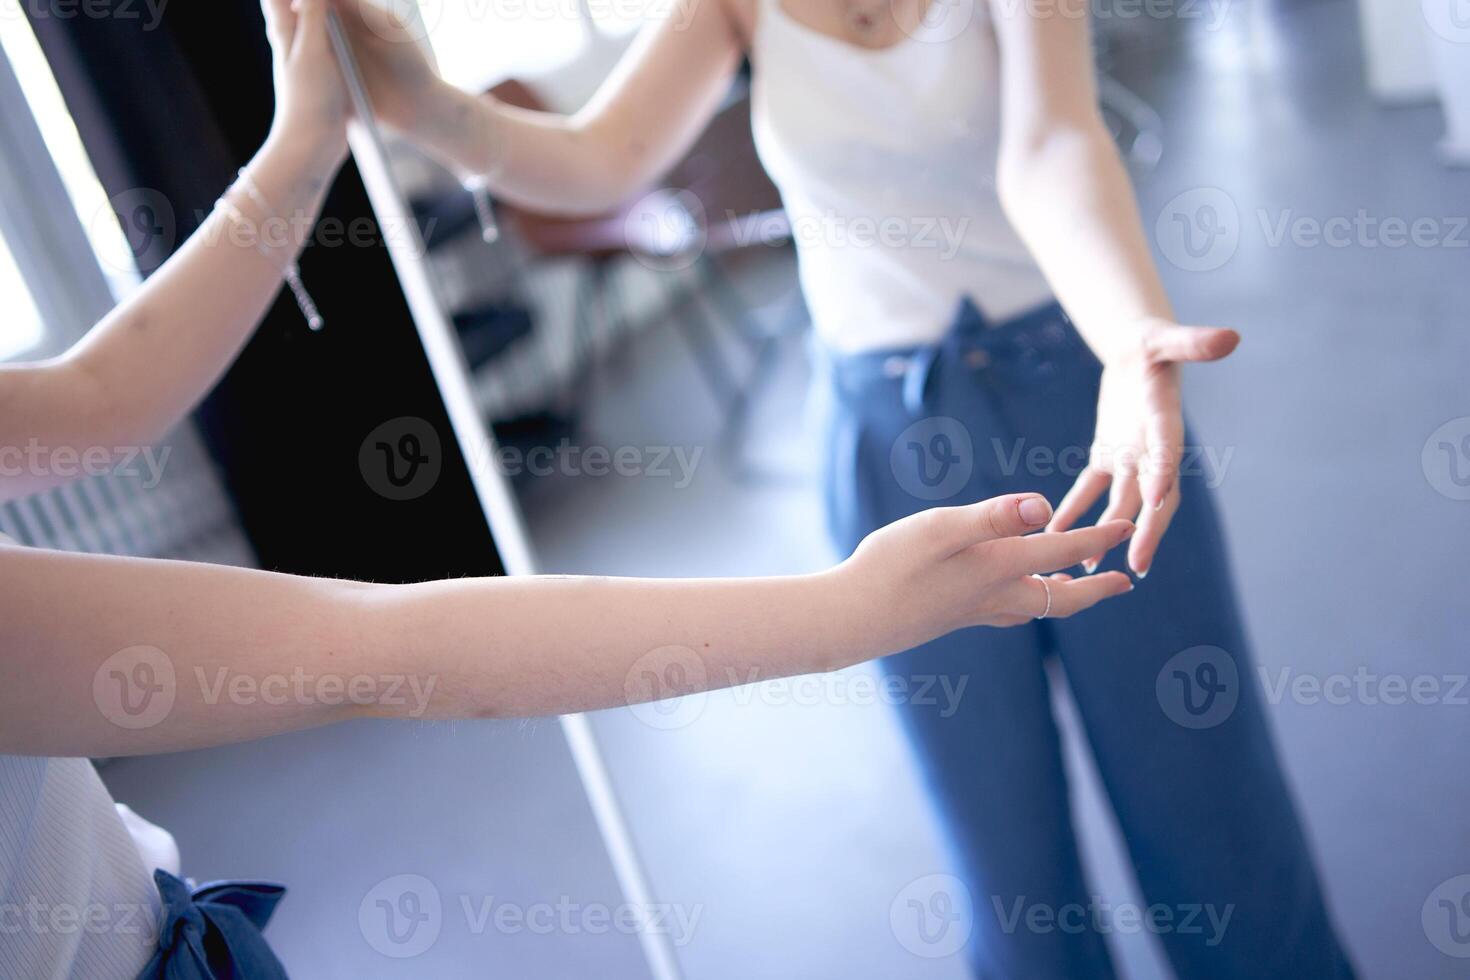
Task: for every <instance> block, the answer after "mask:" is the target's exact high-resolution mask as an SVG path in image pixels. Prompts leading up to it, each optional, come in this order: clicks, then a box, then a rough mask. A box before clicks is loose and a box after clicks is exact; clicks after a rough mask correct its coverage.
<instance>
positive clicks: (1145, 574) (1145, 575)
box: [1133, 568, 1148, 582]
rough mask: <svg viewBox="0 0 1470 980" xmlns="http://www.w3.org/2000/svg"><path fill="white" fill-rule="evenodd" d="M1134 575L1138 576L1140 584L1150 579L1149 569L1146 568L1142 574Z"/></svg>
mask: <svg viewBox="0 0 1470 980" xmlns="http://www.w3.org/2000/svg"><path fill="white" fill-rule="evenodd" d="M1133 574H1135V575H1137V576H1138V580H1139V581H1140V582H1142V581H1143V580H1144V579H1146V578H1148V569H1147V568H1145V569H1144V570H1143V571H1141V572H1134V573H1133Z"/></svg>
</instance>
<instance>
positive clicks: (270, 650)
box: [0, 494, 1132, 756]
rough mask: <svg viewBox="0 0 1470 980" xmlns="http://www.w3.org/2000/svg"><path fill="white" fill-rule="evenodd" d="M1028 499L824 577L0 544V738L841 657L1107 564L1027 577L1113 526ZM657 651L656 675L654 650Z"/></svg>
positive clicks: (337, 716)
mask: <svg viewBox="0 0 1470 980" xmlns="http://www.w3.org/2000/svg"><path fill="white" fill-rule="evenodd" d="M1050 516H1051V510H1050V508H1049V507H1048V506H1047V505H1046V502H1045V501H1044V500H1042V499H1041V498H1040V497H1038V496H1036V495H1034V494H1025V495H1017V496H1011V497H1000V498H996V499H995V500H991V501H986V502H984V503H980V504H976V505H973V506H970V507H959V508H949V509H944V510H935V511H929V512H927V513H924V514H920V515H918V516H916V517H911V518H909V519H907V520H905V521H901V522H899V523H898V524H895V525H893V526H891V527H889V528H886V529H884V530H881V531H879V532H877V533H875V534H873V535H872V536H870V537H869V538H868V540H867V541H865V542H864V543H863V545H862V547H861V548H859V550H858V552H857V553H856V554H855V555H854V556H853V557H852V558H851V559H850V560H849V561H847V562H845V563H844V564H842V565H840V566H838V567H837V568H835V569H832V570H830V571H828V572H824V573H820V574H816V575H807V576H791V577H785V578H758V579H742V580H702V581H701V580H692V581H656V580H639V579H593V578H560V577H545V578H510V579H480V580H463V581H453V582H433V583H426V584H422V585H407V586H378V585H361V584H356V583H349V582H340V581H332V580H319V579H306V578H298V577H293V576H287V575H277V574H271V573H267V572H258V571H251V570H244V569H235V568H224V567H217V566H208V565H192V564H184V563H178V562H166V561H145V560H138V559H127V558H106V557H96V556H86V555H72V554H62V553H58V552H44V551H31V550H27V549H24V548H18V547H9V546H0V676H3V677H4V678H5V683H3V684H0V753H12V754H28V755H73V756H76V755H96V756H109V755H130V754H138V753H149V752H163V751H172V750H176V749H185V748H193V747H198V746H205V745H215V744H221V743H227V742H236V741H242V740H246V739H251V738H258V737H262V736H266V735H271V734H275V733H278V732H285V731H290V730H294V729H299V728H305V727H309V726H313V725H322V724H326V723H329V722H333V721H338V720H342V719H346V718H352V717H360V716H371V715H377V716H398V717H416V718H417V717H433V718H475V717H528V716H538V715H550V714H556V713H561V712H568V711H580V710H585V709H591V708H602V707H609V706H614V705H621V704H629V703H633V702H635V701H641V700H648V699H652V698H658V697H663V696H666V695H668V694H669V693H670V690H669V688H667V687H665V686H664V684H663V683H662V682H660V683H656V684H651V683H649V678H648V675H650V674H651V675H653V676H654V677H664V676H667V678H668V680H669V681H671V682H673V683H674V684H675V686H676V689H677V692H678V693H681V694H683V693H692V692H694V691H699V690H706V689H712V688H718V687H727V686H731V685H734V684H739V683H747V682H749V681H752V680H768V679H771V678H777V677H784V676H787V675H791V674H800V673H811V672H816V671H826V670H833V669H836V668H840V667H845V666H848V665H850V664H853V663H857V662H859V661H861V660H867V659H870V658H873V657H877V656H881V655H884V654H888V653H893V652H896V651H899V650H904V649H908V648H910V647H913V646H915V645H917V644H920V643H923V642H925V641H927V640H930V639H932V638H934V637H936V636H939V635H941V634H943V633H947V632H949V631H951V630H954V629H958V628H961V627H965V626H971V625H978V624H988V625H996V626H1004V625H1014V624H1017V623H1021V622H1025V621H1027V620H1029V619H1031V618H1034V617H1036V616H1038V615H1040V614H1041V613H1042V612H1043V611H1044V610H1045V609H1046V608H1047V592H1048V590H1049V591H1050V594H1051V615H1053V616H1067V615H1071V614H1072V613H1074V612H1077V611H1078V610H1080V609H1083V608H1085V607H1087V606H1090V605H1093V604H1094V603H1096V602H1099V601H1101V600H1102V599H1104V598H1106V597H1108V596H1113V595H1118V594H1120V593H1122V592H1125V591H1127V590H1128V589H1129V588H1130V587H1131V586H1130V584H1129V582H1128V579H1127V576H1124V575H1121V574H1118V573H1111V574H1108V575H1099V576H1093V577H1091V578H1086V579H1081V580H1077V581H1072V580H1070V579H1068V578H1067V577H1066V576H1058V577H1056V578H1054V579H1052V580H1049V581H1048V582H1047V583H1046V584H1043V583H1042V582H1040V581H1038V580H1037V579H1035V578H1032V577H1030V574H1031V573H1033V572H1051V571H1055V570H1057V569H1061V568H1067V567H1069V566H1071V565H1074V564H1076V563H1077V562H1078V561H1080V560H1081V559H1082V558H1083V557H1085V556H1087V555H1089V554H1093V553H1095V552H1099V551H1106V550H1108V549H1110V548H1112V547H1113V546H1115V545H1117V544H1118V543H1119V542H1121V541H1122V540H1124V539H1125V538H1126V537H1127V536H1128V534H1129V533H1131V531H1132V526H1131V525H1129V524H1128V523H1127V522H1118V523H1115V524H1111V525H1107V526H1104V527H1095V528H1086V529H1083V530H1078V531H1072V532H1070V533H1068V534H1033V535H1030V536H1028V537H1021V536H1020V535H1023V534H1025V533H1027V532H1030V531H1036V530H1039V529H1040V528H1041V527H1042V526H1043V525H1044V524H1045V523H1046V521H1047V520H1048V518H1049V517H1050ZM670 667H673V671H670V670H669V668H670Z"/></svg>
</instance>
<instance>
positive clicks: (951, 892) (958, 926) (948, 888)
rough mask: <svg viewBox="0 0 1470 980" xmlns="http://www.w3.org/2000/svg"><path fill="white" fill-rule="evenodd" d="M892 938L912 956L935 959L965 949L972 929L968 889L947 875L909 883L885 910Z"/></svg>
mask: <svg viewBox="0 0 1470 980" xmlns="http://www.w3.org/2000/svg"><path fill="white" fill-rule="evenodd" d="M888 925H889V927H890V928H891V929H892V930H893V935H894V938H896V939H897V940H898V942H899V945H901V946H903V948H904V949H906V950H908V951H909V952H910V953H913V954H914V955H915V956H922V957H924V958H926V959H938V958H940V957H944V956H953V955H954V954H955V953H958V952H959V951H960V950H962V949H964V948H965V944H966V943H968V942H969V941H970V934H971V933H972V932H973V931H974V929H975V907H974V904H973V903H972V901H971V899H970V889H969V887H968V886H966V885H965V883H964V882H963V881H961V880H960V879H958V878H956V877H955V876H954V875H949V874H932V875H925V876H924V877H922V878H918V879H915V880H914V881H911V882H909V883H908V884H907V885H906V886H904V889H903V890H902V891H900V892H899V893H898V895H897V896H896V897H895V898H894V899H893V903H892V904H891V905H890V906H889V907H888Z"/></svg>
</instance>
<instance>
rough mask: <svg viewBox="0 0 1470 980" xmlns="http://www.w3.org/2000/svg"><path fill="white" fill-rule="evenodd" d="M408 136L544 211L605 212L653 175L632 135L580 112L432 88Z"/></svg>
mask: <svg viewBox="0 0 1470 980" xmlns="http://www.w3.org/2000/svg"><path fill="white" fill-rule="evenodd" d="M426 102H427V104H429V105H432V106H434V107H435V108H434V110H433V111H431V112H428V113H426V114H425V115H424V116H423V117H422V119H421V121H420V123H419V126H418V127H417V128H416V129H415V130H414V131H413V134H412V135H413V137H414V139H415V140H416V141H418V142H419V143H420V145H422V146H423V147H424V148H425V149H426V150H427V151H428V152H429V153H431V154H433V155H434V156H435V157H436V158H437V159H439V161H440V162H441V163H443V164H444V165H445V166H446V167H448V168H449V169H451V170H453V171H455V172H457V173H460V174H461V175H463V176H466V177H476V178H479V179H481V180H484V181H485V183H486V184H487V186H488V187H489V188H490V190H491V192H492V193H493V194H495V195H496V196H498V197H501V198H504V199H505V200H507V201H509V202H511V203H513V204H516V205H519V206H521V207H524V208H528V209H530V210H533V211H537V212H540V213H543V214H559V215H566V216H577V215H593V214H600V213H602V212H605V211H607V210H609V209H611V208H613V207H616V206H617V205H618V204H619V203H621V202H622V201H624V200H625V199H627V198H628V197H629V196H631V195H632V194H633V193H635V192H636V191H637V190H638V189H639V188H640V187H642V186H643V185H644V184H645V183H647V182H649V181H651V180H653V179H654V178H655V177H656V176H657V172H656V169H655V168H654V167H652V166H650V165H649V163H648V161H647V160H646V159H643V158H641V157H640V155H639V154H638V153H637V147H636V145H635V144H634V142H633V141H632V140H631V139H620V138H619V137H618V135H617V134H616V133H614V132H612V131H611V130H610V128H609V127H606V126H596V125H589V122H588V120H587V117H586V116H585V115H581V116H567V115H561V114H558V113H553V112H536V111H532V110H527V109H521V108H517V107H515V106H511V105H507V104H506V103H503V102H499V101H497V100H495V99H492V98H487V97H479V96H474V95H470V94H469V93H466V92H462V91H460V90H458V89H455V88H452V87H450V86H448V85H442V86H441V87H439V88H438V90H437V91H436V93H435V95H434V96H433V97H432V99H430V100H426Z"/></svg>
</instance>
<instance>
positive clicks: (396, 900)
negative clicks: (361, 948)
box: [357, 875, 444, 959]
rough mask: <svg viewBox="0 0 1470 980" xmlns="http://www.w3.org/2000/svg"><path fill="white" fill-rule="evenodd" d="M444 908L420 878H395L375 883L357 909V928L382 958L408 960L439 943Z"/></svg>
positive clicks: (430, 885) (428, 883) (434, 889)
mask: <svg viewBox="0 0 1470 980" xmlns="http://www.w3.org/2000/svg"><path fill="white" fill-rule="evenodd" d="M443 924H444V905H443V902H442V900H441V899H440V897H439V889H438V888H437V887H435V885H434V883H433V882H432V881H430V880H429V879H428V878H425V877H424V876H423V875H394V876H393V877H391V878H385V879H384V880H382V881H380V882H378V883H377V884H376V885H374V886H373V887H372V889H371V890H369V891H368V893H367V894H366V895H364V896H363V897H362V903H361V904H360V905H358V907H357V926H358V928H359V929H360V930H361V931H362V938H364V939H366V940H367V943H368V945H369V946H371V947H372V948H373V949H375V950H377V951H378V952H380V953H382V954H383V955H384V956H391V957H393V958H394V959H407V958H408V957H411V956H418V955H420V954H421V953H424V952H425V951H427V950H428V949H429V947H431V946H433V945H434V943H436V942H437V941H438V940H439V930H440V929H441V928H442V927H443Z"/></svg>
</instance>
